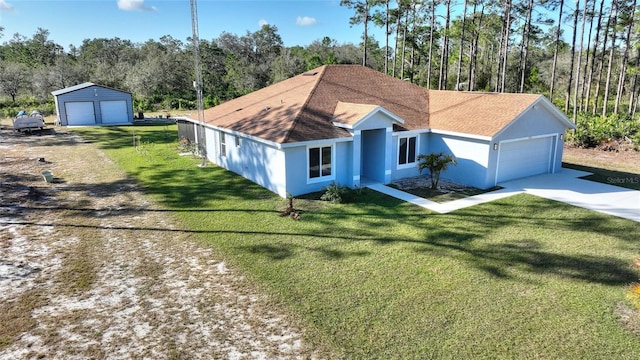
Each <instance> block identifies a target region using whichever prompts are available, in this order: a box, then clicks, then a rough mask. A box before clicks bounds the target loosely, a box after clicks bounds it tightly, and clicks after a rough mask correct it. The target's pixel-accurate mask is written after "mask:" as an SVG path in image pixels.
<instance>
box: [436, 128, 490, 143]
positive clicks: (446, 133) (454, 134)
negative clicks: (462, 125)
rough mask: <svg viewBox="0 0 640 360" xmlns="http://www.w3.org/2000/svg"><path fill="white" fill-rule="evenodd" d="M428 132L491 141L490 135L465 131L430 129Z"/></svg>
mask: <svg viewBox="0 0 640 360" xmlns="http://www.w3.org/2000/svg"><path fill="white" fill-rule="evenodd" d="M430 132H432V133H434V134H440V135H450V136H457V137H463V138H467V139H476V140H483V141H491V139H492V137H491V136H484V135H476V134H467V133H461V132H456V131H446V130H436V129H430Z"/></svg>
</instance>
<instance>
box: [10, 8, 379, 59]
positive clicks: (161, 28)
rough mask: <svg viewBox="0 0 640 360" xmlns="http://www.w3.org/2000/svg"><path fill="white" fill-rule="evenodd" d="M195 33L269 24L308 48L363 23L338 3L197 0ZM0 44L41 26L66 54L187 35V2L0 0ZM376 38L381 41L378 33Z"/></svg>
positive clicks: (212, 34) (354, 32) (350, 36)
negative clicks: (99, 43) (91, 46)
mask: <svg viewBox="0 0 640 360" xmlns="http://www.w3.org/2000/svg"><path fill="white" fill-rule="evenodd" d="M197 4H198V18H199V33H200V38H201V39H207V40H211V39H213V38H216V37H218V36H219V35H220V34H221V33H222V32H223V31H226V32H230V33H233V34H238V35H244V34H245V33H246V32H247V31H251V32H254V31H256V30H258V29H260V26H261V24H263V23H268V24H270V25H275V26H277V27H278V33H279V34H280V36H281V37H282V40H283V41H284V44H285V45H286V46H294V45H307V44H309V43H310V42H312V41H313V40H317V39H322V38H323V37H324V36H329V37H331V38H332V39H335V40H337V41H338V43H345V42H351V43H356V44H357V43H359V42H360V36H361V35H362V25H357V26H354V27H350V26H349V18H350V17H351V15H352V10H351V9H348V8H344V7H341V6H340V5H339V4H340V1H339V0H335V1H332V0H288V1H278V0H235V1H231V0H198V2H197ZM0 27H3V28H4V32H3V34H4V36H3V37H2V38H0V43H4V42H6V41H9V40H10V39H11V38H12V37H13V34H15V33H19V34H21V35H23V36H26V37H28V38H31V36H32V35H33V34H34V33H35V32H36V30H37V29H38V28H39V27H40V28H43V29H46V30H49V32H50V35H49V39H50V40H52V41H54V42H55V43H57V44H59V45H62V46H64V47H65V49H67V50H68V46H69V45H70V44H72V45H75V46H79V45H81V44H82V40H83V39H93V38H115V37H118V38H121V39H128V40H131V41H133V42H136V43H141V42H145V41H147V40H149V39H154V40H158V39H159V38H160V37H162V36H164V35H171V36H172V37H173V38H175V39H178V40H182V41H186V39H187V37H189V36H191V12H190V5H189V0H0ZM375 31H376V33H375V36H376V39H377V40H378V41H379V42H380V43H381V44H382V43H384V38H383V33H384V31H382V30H381V29H376V30H375Z"/></svg>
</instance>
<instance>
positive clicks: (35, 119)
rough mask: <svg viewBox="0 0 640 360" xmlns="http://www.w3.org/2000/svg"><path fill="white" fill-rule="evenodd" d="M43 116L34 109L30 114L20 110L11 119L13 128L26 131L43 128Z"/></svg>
mask: <svg viewBox="0 0 640 360" xmlns="http://www.w3.org/2000/svg"><path fill="white" fill-rule="evenodd" d="M44 127H45V124H44V117H43V116H42V114H40V113H39V112H38V111H36V110H34V111H32V112H31V114H29V115H27V113H26V112H25V111H24V110H22V111H20V112H19V113H18V116H16V118H15V119H13V130H15V131H27V132H31V131H34V130H42V129H44Z"/></svg>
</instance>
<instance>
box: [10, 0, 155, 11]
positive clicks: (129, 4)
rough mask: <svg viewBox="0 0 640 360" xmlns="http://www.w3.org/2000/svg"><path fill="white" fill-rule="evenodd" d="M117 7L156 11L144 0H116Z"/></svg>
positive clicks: (129, 9) (126, 9) (130, 9)
mask: <svg viewBox="0 0 640 360" xmlns="http://www.w3.org/2000/svg"><path fill="white" fill-rule="evenodd" d="M0 1H3V0H0ZM118 9H120V10H125V11H158V9H157V8H156V7H155V6H146V5H145V4H144V0H118Z"/></svg>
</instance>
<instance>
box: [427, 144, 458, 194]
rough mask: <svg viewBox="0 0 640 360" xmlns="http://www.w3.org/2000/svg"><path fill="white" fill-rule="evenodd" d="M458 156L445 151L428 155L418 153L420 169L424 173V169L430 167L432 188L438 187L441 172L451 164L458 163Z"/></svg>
mask: <svg viewBox="0 0 640 360" xmlns="http://www.w3.org/2000/svg"><path fill="white" fill-rule="evenodd" d="M457 164H458V163H457V162H456V158H455V157H454V156H453V155H449V154H445V153H443V152H438V153H431V154H428V155H425V154H420V155H418V170H420V173H421V174H422V170H424V169H429V174H430V175H431V189H434V190H435V189H437V188H438V182H439V181H440V173H441V172H443V171H445V170H447V169H448V168H449V166H450V165H454V166H455V165H457Z"/></svg>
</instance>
